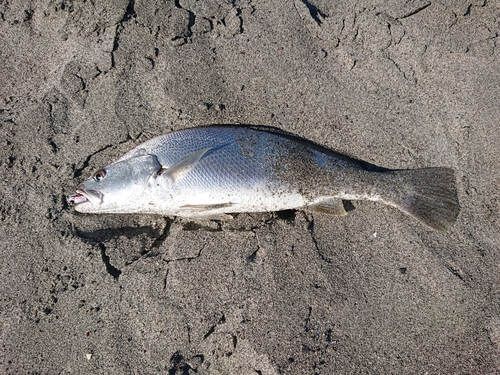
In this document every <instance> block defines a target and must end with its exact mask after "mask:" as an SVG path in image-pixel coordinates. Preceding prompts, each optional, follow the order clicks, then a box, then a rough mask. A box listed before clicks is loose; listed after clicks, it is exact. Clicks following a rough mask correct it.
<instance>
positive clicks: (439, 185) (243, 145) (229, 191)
mask: <svg viewBox="0 0 500 375" xmlns="http://www.w3.org/2000/svg"><path fill="white" fill-rule="evenodd" d="M342 200H369V201H377V202H382V203H385V204H387V205H390V206H393V207H396V208H398V209H399V210H401V211H403V212H404V213H406V214H408V215H410V216H412V217H414V218H416V219H418V220H419V221H421V222H423V223H424V224H426V225H428V226H429V227H431V228H434V229H438V230H446V229H448V228H450V227H451V226H452V225H453V223H454V222H455V220H456V218H457V216H458V211H459V204H458V200H457V195H456V189H455V175H454V171H453V170H452V169H450V168H445V167H442V168H423V169H412V170H388V169H383V168H378V167H375V166H373V165H371V164H368V163H366V162H363V161H359V160H355V159H352V158H350V157H347V156H345V155H342V154H339V153H337V152H334V151H332V150H329V149H327V148H324V147H322V146H320V145H318V144H315V143H313V142H310V141H307V140H304V139H302V138H299V137H297V136H294V135H292V134H289V133H286V132H284V131H281V130H279V129H276V128H269V127H256V126H210V127H199V128H191V129H185V130H180V131H176V132H172V133H168V134H164V135H161V136H159V137H156V138H153V139H151V140H149V141H147V142H145V143H143V144H141V145H139V146H138V147H136V148H134V149H133V150H131V151H129V152H128V153H126V154H125V155H123V156H122V157H121V158H119V159H118V160H116V161H115V162H113V163H111V164H110V165H108V166H107V167H105V168H103V169H101V170H99V171H97V172H95V173H94V175H93V176H92V177H91V178H89V179H88V180H86V181H84V182H83V183H82V184H81V185H80V186H79V187H78V188H77V190H76V193H75V194H73V195H71V196H70V197H69V198H68V202H69V203H70V204H72V205H74V207H75V210H76V211H79V212H84V213H133V212H134V213H150V214H161V215H165V216H181V217H191V218H205V219H224V218H227V217H228V215H227V214H230V213H239V212H266V211H280V210H286V209H309V210H313V211H318V212H324V213H330V214H333V215H345V214H346V211H345V209H344V206H343V203H342Z"/></svg>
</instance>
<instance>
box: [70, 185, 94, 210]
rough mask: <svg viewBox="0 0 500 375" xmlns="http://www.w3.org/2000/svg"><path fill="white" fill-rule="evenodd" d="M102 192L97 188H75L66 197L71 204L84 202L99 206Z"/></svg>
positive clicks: (76, 204) (75, 204)
mask: <svg viewBox="0 0 500 375" xmlns="http://www.w3.org/2000/svg"><path fill="white" fill-rule="evenodd" d="M102 195H103V194H102V193H101V192H100V191H97V190H90V189H88V190H85V189H83V188H78V189H76V192H75V194H71V195H70V196H69V197H68V203H69V204H71V205H73V206H78V205H81V204H84V203H90V204H93V205H95V206H99V205H100V204H101V203H102Z"/></svg>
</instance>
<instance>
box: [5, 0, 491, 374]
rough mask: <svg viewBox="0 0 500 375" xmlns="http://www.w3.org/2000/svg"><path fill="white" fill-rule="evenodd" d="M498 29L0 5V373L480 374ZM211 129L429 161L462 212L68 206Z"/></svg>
mask: <svg viewBox="0 0 500 375" xmlns="http://www.w3.org/2000/svg"><path fill="white" fill-rule="evenodd" d="M403 3H404V5H403ZM499 32H500V5H499V3H498V2H496V1H484V0H476V1H447V0H443V1H438V2H431V1H427V0H411V1H407V2H398V1H385V2H367V1H355V2H344V1H327V0H293V1H245V0H241V1H239V0H235V1H211V0H207V1H196V0H176V1H159V0H158V1H141V0H135V1H134V0H130V1H127V0H125V1H82V2H80V1H71V0H62V1H33V2H22V1H12V2H11V1H0V144H1V147H0V176H1V179H0V191H1V193H0V239H1V246H0V256H1V259H2V262H1V266H0V296H1V300H0V323H1V326H0V327H1V335H0V341H1V352H0V373H2V374H169V375H173V374H178V375H180V374H256V375H257V374H260V375H267V374H429V375H431V374H498V373H500V261H499V259H500V229H499V228H500V214H499V211H500V210H499V209H500V204H499V190H500V151H499V150H500V135H499V134H500V132H499V119H500V105H499V103H500V83H499V82H500V53H499V46H498V44H499V39H498V35H499ZM209 124H236V125H266V126H273V127H277V128H280V129H283V130H285V131H288V132H291V133H294V134H296V135H298V136H300V137H303V138H306V139H309V140H311V141H313V142H317V143H319V144H321V145H323V146H325V147H328V148H330V149H332V150H336V151H338V152H341V153H343V154H346V155H349V156H351V157H354V158H357V159H360V160H364V161H366V162H369V163H373V164H375V165H378V166H382V167H385V168H391V169H413V168H423V167H451V168H453V169H454V170H455V173H456V183H457V191H458V198H459V202H460V214H459V216H458V219H457V221H456V223H455V225H454V226H453V227H452V228H451V229H450V230H448V231H443V232H441V231H436V230H432V229H430V228H428V227H426V226H424V225H422V224H421V223H419V222H418V221H416V220H414V219H412V218H411V217H409V216H407V215H405V214H403V213H401V212H400V211H398V210H397V209H395V208H392V207H388V206H385V205H382V204H377V203H374V202H364V201H352V202H351V203H349V205H350V207H351V209H350V210H349V212H348V215H346V216H343V217H338V216H330V215H327V214H320V213H311V212H307V211H302V210H292V211H284V212H270V213H258V214H255V213H252V214H238V215H236V217H235V218H234V220H230V221H205V222H199V221H193V220H188V219H181V218H174V217H162V216H158V215H138V214H129V215H125V214H121V215H120V214H116V215H112V214H103V215H91V214H80V213H77V212H75V211H74V209H73V208H72V207H70V206H69V205H68V203H67V200H66V199H67V196H68V195H70V194H72V193H73V192H74V189H75V186H76V185H77V184H78V183H79V182H81V181H83V180H84V179H86V178H87V177H89V176H90V175H91V174H92V173H93V172H94V171H95V170H97V169H99V168H101V167H103V166H105V165H107V164H109V163H110V162H111V161H112V160H115V159H117V158H118V157H120V156H121V155H123V154H124V153H125V152H127V151H129V150H131V149H132V148H134V147H136V146H137V145H139V144H140V143H142V142H144V141H146V140H148V139H150V138H152V137H154V136H157V135H160V134H163V133H167V132H170V131H173V130H180V129H185V128H189V127H195V126H202V125H209Z"/></svg>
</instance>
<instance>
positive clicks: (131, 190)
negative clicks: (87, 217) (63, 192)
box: [68, 155, 162, 213]
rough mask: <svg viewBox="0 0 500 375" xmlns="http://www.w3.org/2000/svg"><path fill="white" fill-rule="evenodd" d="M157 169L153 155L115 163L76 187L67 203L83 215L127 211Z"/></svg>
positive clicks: (159, 165)
mask: <svg viewBox="0 0 500 375" xmlns="http://www.w3.org/2000/svg"><path fill="white" fill-rule="evenodd" d="M161 168H162V166H161V164H160V163H159V162H158V159H157V158H156V156H155V155H142V156H134V157H131V158H129V159H125V160H119V161H118V162H115V163H113V164H110V165H108V166H107V167H105V168H103V169H100V170H98V171H97V172H95V173H94V174H93V175H92V177H90V178H89V179H87V180H86V181H84V182H83V183H82V184H80V185H79V186H78V188H77V189H76V193H75V194H72V195H71V196H70V197H69V198H68V202H69V203H70V204H72V205H74V207H75V210H76V211H79V212H84V213H105V212H127V211H129V212H130V211H131V210H132V209H133V207H134V205H136V204H137V202H138V198H139V197H140V195H141V193H142V192H143V190H144V188H145V187H146V186H147V184H148V181H150V179H151V178H152V177H155V176H156V175H157V174H158V173H159V172H160V171H161Z"/></svg>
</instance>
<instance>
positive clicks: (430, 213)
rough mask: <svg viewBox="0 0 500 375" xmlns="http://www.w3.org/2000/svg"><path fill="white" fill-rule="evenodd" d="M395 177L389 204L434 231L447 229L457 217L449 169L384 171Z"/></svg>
mask: <svg viewBox="0 0 500 375" xmlns="http://www.w3.org/2000/svg"><path fill="white" fill-rule="evenodd" d="M387 173H388V174H393V176H392V177H393V178H394V179H395V180H397V186H398V188H397V189H396V190H397V191H394V194H393V195H392V196H391V197H390V198H389V199H390V203H391V204H392V205H394V206H396V207H397V208H399V209H400V210H401V211H403V212H405V213H407V214H409V215H411V216H413V217H414V218H416V219H418V220H420V221H422V222H423V223H425V224H427V225H428V226H429V227H431V228H434V229H438V230H447V229H449V228H450V227H451V226H452V225H453V223H454V222H455V220H456V219H457V216H458V211H459V205H458V199H457V193H456V188H455V172H454V171H453V169H451V168H424V169H412V170H398V171H391V172H387Z"/></svg>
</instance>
